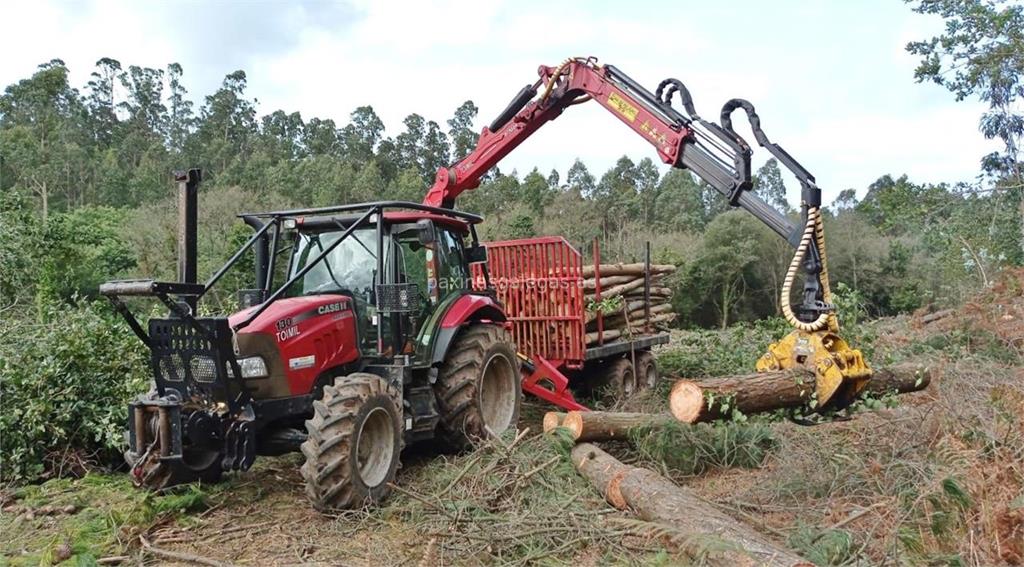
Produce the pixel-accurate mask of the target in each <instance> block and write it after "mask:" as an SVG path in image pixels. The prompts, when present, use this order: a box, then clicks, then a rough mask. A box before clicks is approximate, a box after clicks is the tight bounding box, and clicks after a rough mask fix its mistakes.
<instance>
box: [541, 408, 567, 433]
mask: <svg viewBox="0 0 1024 567" xmlns="http://www.w3.org/2000/svg"><path fill="white" fill-rule="evenodd" d="M564 419H565V414H564V413H562V412H559V411H549V412H547V413H545V414H544V422H543V423H544V433H551V432H552V431H554V430H555V429H557V428H558V427H559V426H561V425H562V421H563V420H564Z"/></svg>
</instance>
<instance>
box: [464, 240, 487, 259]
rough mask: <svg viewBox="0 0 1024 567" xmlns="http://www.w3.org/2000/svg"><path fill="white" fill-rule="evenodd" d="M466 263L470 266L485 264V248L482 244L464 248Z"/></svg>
mask: <svg viewBox="0 0 1024 567" xmlns="http://www.w3.org/2000/svg"><path fill="white" fill-rule="evenodd" d="M466 262H468V263H470V264H485V263H487V247H486V246H484V245H483V244H477V245H475V246H470V247H469V248H466Z"/></svg>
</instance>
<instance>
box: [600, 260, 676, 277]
mask: <svg viewBox="0 0 1024 567" xmlns="http://www.w3.org/2000/svg"><path fill="white" fill-rule="evenodd" d="M600 270H601V277H602V278H603V277H605V276H622V275H642V274H643V273H644V263H643V262H637V263H635V264H601V265H600ZM675 271H676V267H675V266H673V265H672V264H651V274H671V273H672V272H675ZM593 277H594V266H593V265H592V264H588V265H586V266H583V278H584V279H593Z"/></svg>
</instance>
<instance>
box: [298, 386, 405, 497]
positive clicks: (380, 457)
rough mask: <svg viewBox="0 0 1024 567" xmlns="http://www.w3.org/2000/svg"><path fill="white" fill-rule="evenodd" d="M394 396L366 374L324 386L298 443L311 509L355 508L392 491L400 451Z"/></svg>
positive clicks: (399, 414)
mask: <svg viewBox="0 0 1024 567" xmlns="http://www.w3.org/2000/svg"><path fill="white" fill-rule="evenodd" d="M397 399H398V392H397V391H396V390H395V389H394V388H393V387H391V386H389V385H388V384H387V382H385V381H384V379H383V378H381V377H380V376H377V375H375V374H369V373H364V372H357V373H353V374H349V375H347V376H339V377H338V378H336V379H335V380H334V384H333V385H331V386H326V387H324V393H323V397H322V398H321V399H319V400H317V401H315V402H313V418H312V419H310V420H307V421H306V430H307V431H308V432H309V437H308V438H307V439H306V441H305V442H304V443H303V444H302V454H303V455H305V457H306V463H305V464H304V465H303V466H302V478H303V479H304V480H305V481H306V495H307V496H309V499H310V500H311V501H312V503H313V507H314V508H316V509H317V510H320V511H327V510H333V509H347V508H358V507H360V506H362V505H363V504H366V503H371V502H379V501H381V500H383V499H384V498H385V497H387V496H388V494H390V492H391V488H390V487H389V486H388V485H389V484H390V483H391V482H392V481H394V480H395V474H396V473H397V471H398V458H399V454H400V453H401V450H402V421H401V413H400V411H399V409H398V405H397V402H396V400H397Z"/></svg>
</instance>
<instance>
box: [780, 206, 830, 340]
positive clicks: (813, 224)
mask: <svg viewBox="0 0 1024 567" xmlns="http://www.w3.org/2000/svg"><path fill="white" fill-rule="evenodd" d="M812 240H813V241H816V243H817V245H818V254H819V255H820V256H821V278H820V279H821V285H822V299H823V300H824V301H825V302H826V303H827V302H829V301H830V300H831V298H832V289H831V288H830V287H829V283H828V260H827V259H826V257H825V231H824V225H823V223H822V220H821V215H820V213H819V211H818V208H817V207H809V208H808V209H807V225H806V226H805V227H804V232H803V235H802V236H801V237H800V245H799V246H797V247H796V253H795V254H793V260H792V261H791V262H790V263H789V269H788V270H787V271H786V279H785V280H783V282H782V302H781V303H782V315H783V316H784V317H785V318H786V321H787V322H789V324H790V325H792V326H793V327H795V328H797V329H799V330H801V331H806V332H809V333H813V332H815V331H821V330H823V329H825V328H828V327H829V326H830V319H831V318H832V317H833V316H834V315H833V314H832V313H822V314H820V315H818V318H817V319H815V320H814V321H811V322H809V323H808V322H804V321H801V320H799V319H797V318H796V314H794V313H793V307H792V305H790V303H789V296H790V292H791V291H792V289H793V280H794V279H796V274H797V272H798V271H800V263H801V262H803V261H804V257H805V256H807V249H808V248H809V247H810V246H811V242H812Z"/></svg>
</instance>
